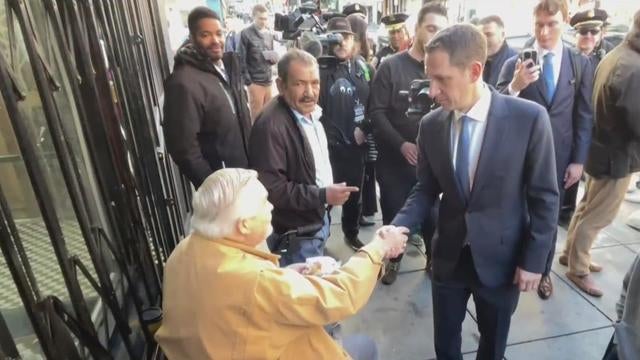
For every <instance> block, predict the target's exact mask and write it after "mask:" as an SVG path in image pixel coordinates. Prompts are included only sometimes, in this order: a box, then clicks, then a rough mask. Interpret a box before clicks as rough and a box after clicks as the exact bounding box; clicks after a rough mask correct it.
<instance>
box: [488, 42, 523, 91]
mask: <svg viewBox="0 0 640 360" xmlns="http://www.w3.org/2000/svg"><path fill="white" fill-rule="evenodd" d="M517 54H518V52H517V51H515V50H514V49H512V48H510V47H509V45H507V42H506V41H505V42H504V43H503V44H502V47H501V48H500V50H498V52H497V53H495V54H494V55H493V56H492V57H490V58H488V59H487V62H486V63H485V67H484V72H483V73H482V76H483V80H484V82H486V83H487V84H489V85H491V86H493V87H494V88H495V87H496V85H497V84H498V78H499V77H500V70H502V65H504V63H505V62H506V61H507V60H509V59H510V58H512V57H513V56H515V55H517Z"/></svg>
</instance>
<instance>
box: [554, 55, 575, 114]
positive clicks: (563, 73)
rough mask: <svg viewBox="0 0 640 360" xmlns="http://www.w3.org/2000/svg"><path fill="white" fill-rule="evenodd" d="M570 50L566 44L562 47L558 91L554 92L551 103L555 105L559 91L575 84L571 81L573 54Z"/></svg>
mask: <svg viewBox="0 0 640 360" xmlns="http://www.w3.org/2000/svg"><path fill="white" fill-rule="evenodd" d="M569 52H570V50H569V49H568V48H567V47H566V46H565V47H564V48H563V49H562V63H560V74H559V75H558V83H557V84H556V92H555V93H554V94H553V99H552V100H551V104H549V105H553V103H554V101H555V100H556V99H557V98H558V93H559V92H561V91H565V88H566V87H567V86H573V84H572V83H571V80H572V78H573V68H572V65H571V54H570V53H569ZM574 81H575V80H574Z"/></svg>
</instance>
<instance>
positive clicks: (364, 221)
mask: <svg viewBox="0 0 640 360" xmlns="http://www.w3.org/2000/svg"><path fill="white" fill-rule="evenodd" d="M359 222H360V226H363V227H367V226H373V225H375V224H376V222H375V221H372V220H369V219H367V218H366V217H364V216H361V217H360V221H359Z"/></svg>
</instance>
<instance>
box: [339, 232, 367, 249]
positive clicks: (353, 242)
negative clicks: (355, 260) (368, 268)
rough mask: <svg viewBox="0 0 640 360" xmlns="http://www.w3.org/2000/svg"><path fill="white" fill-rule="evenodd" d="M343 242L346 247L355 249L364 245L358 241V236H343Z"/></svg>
mask: <svg viewBox="0 0 640 360" xmlns="http://www.w3.org/2000/svg"><path fill="white" fill-rule="evenodd" d="M344 242H345V244H347V246H348V247H350V248H352V249H353V250H356V251H357V250H359V249H360V248H361V247H363V246H364V244H363V243H362V241H360V239H359V238H358V236H345V237H344Z"/></svg>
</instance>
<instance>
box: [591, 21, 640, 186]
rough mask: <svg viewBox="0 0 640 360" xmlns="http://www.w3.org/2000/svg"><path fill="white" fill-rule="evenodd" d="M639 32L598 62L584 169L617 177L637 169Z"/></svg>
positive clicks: (639, 145)
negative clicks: (589, 144)
mask: <svg viewBox="0 0 640 360" xmlns="http://www.w3.org/2000/svg"><path fill="white" fill-rule="evenodd" d="M638 94H640V32H633V30H632V32H631V33H629V35H627V38H626V40H625V41H624V42H623V43H622V44H620V45H619V46H618V47H616V48H615V49H613V50H612V51H611V52H610V53H609V54H608V55H607V56H605V58H604V59H603V60H602V61H601V62H600V66H599V67H598V70H597V72H596V77H595V81H594V86H593V105H594V113H595V125H594V128H593V137H592V140H591V147H590V148H589V156H588V158H587V163H586V167H585V170H586V172H587V173H588V174H589V175H591V176H593V177H596V178H613V179H619V178H623V177H626V176H628V175H629V174H631V173H634V172H637V171H640V100H639V98H638Z"/></svg>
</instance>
